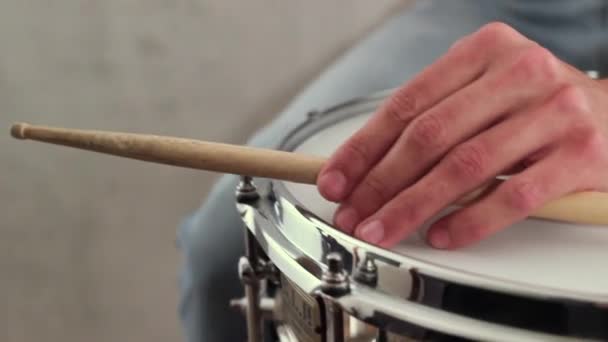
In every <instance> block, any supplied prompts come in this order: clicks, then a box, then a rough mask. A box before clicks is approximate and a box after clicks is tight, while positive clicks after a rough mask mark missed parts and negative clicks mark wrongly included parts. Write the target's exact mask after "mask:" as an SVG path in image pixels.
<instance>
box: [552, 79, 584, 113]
mask: <svg viewBox="0 0 608 342" xmlns="http://www.w3.org/2000/svg"><path fill="white" fill-rule="evenodd" d="M553 103H554V105H555V107H556V108H557V111H558V112H559V113H562V114H569V115H572V114H574V115H580V114H587V113H589V102H588V100H587V98H586V96H585V93H584V91H583V90H582V89H580V88H579V87H577V86H574V85H568V86H565V87H563V88H562V89H561V90H560V91H559V92H558V93H557V95H555V97H554V100H553Z"/></svg>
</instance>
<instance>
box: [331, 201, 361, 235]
mask: <svg viewBox="0 0 608 342" xmlns="http://www.w3.org/2000/svg"><path fill="white" fill-rule="evenodd" d="M334 221H335V223H336V225H337V226H338V228H340V229H341V230H343V231H345V232H347V233H349V234H350V233H352V232H353V230H354V229H355V227H356V226H357V224H359V214H357V211H356V210H355V209H354V208H352V207H349V206H343V207H340V208H338V211H337V212H336V217H335V218H334Z"/></svg>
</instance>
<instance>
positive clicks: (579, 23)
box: [178, 0, 608, 342]
mask: <svg viewBox="0 0 608 342" xmlns="http://www.w3.org/2000/svg"><path fill="white" fill-rule="evenodd" d="M497 20H498V21H503V22H506V23H508V24H510V25H512V26H514V27H515V28H516V29H517V30H519V31H520V32H522V33H523V34H525V35H526V36H528V37H529V38H531V39H534V40H536V41H538V42H539V43H540V44H541V45H543V46H545V47H547V48H549V49H550V50H551V51H553V52H554V53H555V54H556V55H557V56H558V57H560V58H562V59H563V60H565V61H567V62H569V63H571V64H573V65H575V66H577V67H578V68H580V69H582V70H601V71H608V70H607V67H608V62H607V60H608V0H576V1H573V0H511V1H508V0H500V1H488V0H443V1H441V0H424V1H420V2H418V3H416V5H415V6H414V7H413V8H412V7H410V8H408V9H407V11H406V12H404V13H397V14H396V15H395V16H394V17H393V18H392V19H390V20H388V21H387V22H386V23H385V24H384V25H383V26H382V27H381V28H379V29H378V30H377V31H375V32H373V33H372V34H371V35H370V36H368V37H367V38H366V39H364V40H362V41H361V42H360V43H359V44H358V45H357V46H355V47H354V48H352V49H351V50H350V51H348V52H347V53H346V54H345V55H343V56H342V57H341V58H339V59H338V60H337V61H335V62H334V63H333V64H332V65H330V66H329V67H328V68H327V71H325V72H324V73H323V74H322V75H321V76H320V77H319V78H318V79H317V80H315V81H314V82H312V84H311V85H310V86H309V87H308V88H307V89H306V90H304V91H303V92H302V93H301V94H300V95H299V96H297V97H296V98H295V99H294V100H293V101H292V102H291V104H290V105H289V106H288V107H287V108H286V109H285V110H284V111H283V112H282V113H279V114H278V115H277V117H276V119H275V120H274V121H273V122H272V123H271V124H270V125H268V126H267V127H265V128H264V129H262V130H261V131H260V132H258V133H257V134H256V135H255V136H254V137H253V138H252V139H251V140H250V144H251V145H254V146H261V147H274V146H276V144H277V143H278V142H279V141H280V139H281V138H282V137H284V135H285V134H286V133H287V132H289V131H290V130H291V129H293V128H295V127H296V126H297V125H298V124H299V123H301V122H302V121H303V120H304V119H305V117H306V113H307V112H308V111H310V110H312V109H319V108H324V107H328V106H331V105H334V104H337V103H339V102H341V101H344V100H348V99H350V98H353V97H357V96H361V95H366V94H369V93H372V92H376V91H379V90H383V89H387V88H391V87H395V86H398V85H400V84H402V83H404V82H405V81H407V80H408V79H409V78H411V77H412V76H413V75H414V74H416V73H417V72H418V71H420V70H421V69H422V68H423V67H425V66H426V65H428V64H429V63H431V62H432V61H433V60H434V59H436V58H437V57H439V56H440V55H441V54H442V53H444V52H445V51H446V50H447V49H448V47H449V46H450V45H451V44H452V43H453V42H454V41H456V40H457V39H459V38H461V37H462V36H464V35H467V34H469V33H471V32H473V31H475V30H477V29H478V28H479V27H480V26H482V25H484V24H486V23H488V22H491V21H497ZM602 63H604V64H602ZM236 180H237V179H236V177H235V176H225V177H223V178H222V179H221V180H220V181H219V182H218V183H217V185H216V186H215V187H214V188H213V190H212V191H211V193H210V194H209V196H208V197H207V199H206V200H205V202H204V204H203V205H202V206H201V208H200V209H199V210H198V211H196V212H195V213H194V214H193V215H192V216H190V217H189V218H187V219H186V220H185V221H184V222H183V224H182V225H181V227H180V230H179V237H178V240H179V245H180V248H181V249H182V251H183V255H184V260H185V262H184V265H183V269H182V273H181V279H180V286H181V294H182V295H181V303H180V308H179V313H180V317H181V320H182V322H183V327H184V329H185V336H186V338H187V340H188V341H192V342H194V341H243V340H244V339H245V324H244V319H243V318H242V317H241V315H240V313H238V312H235V311H233V310H232V309H230V308H229V307H228V302H229V300H230V299H231V298H234V297H240V296H241V295H242V288H241V285H240V282H239V279H238V275H237V261H238V258H239V256H241V255H242V253H243V226H242V223H241V221H240V218H239V216H238V215H237V213H236V209H235V202H234V189H235V186H236Z"/></svg>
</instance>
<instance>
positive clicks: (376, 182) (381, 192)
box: [363, 173, 390, 201]
mask: <svg viewBox="0 0 608 342" xmlns="http://www.w3.org/2000/svg"><path fill="white" fill-rule="evenodd" d="M363 185H364V186H365V187H366V188H368V189H369V190H371V191H372V192H373V193H374V194H376V195H377V196H378V198H379V199H380V200H381V201H386V200H388V199H389V198H390V194H389V191H388V187H387V186H386V184H385V182H384V181H382V180H381V179H380V177H378V176H376V175H374V174H371V173H370V174H369V175H367V177H365V179H364V180H363Z"/></svg>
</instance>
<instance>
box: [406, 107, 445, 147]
mask: <svg viewBox="0 0 608 342" xmlns="http://www.w3.org/2000/svg"><path fill="white" fill-rule="evenodd" d="M444 134H445V129H444V124H443V122H442V120H441V119H439V117H438V116H437V115H434V114H430V113H429V114H426V115H424V116H421V117H420V118H418V119H417V120H415V121H414V122H412V125H411V128H410V133H409V138H410V141H411V142H412V143H414V144H415V145H416V146H418V147H422V148H428V147H429V146H434V147H437V146H440V145H442V141H443V139H444Z"/></svg>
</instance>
